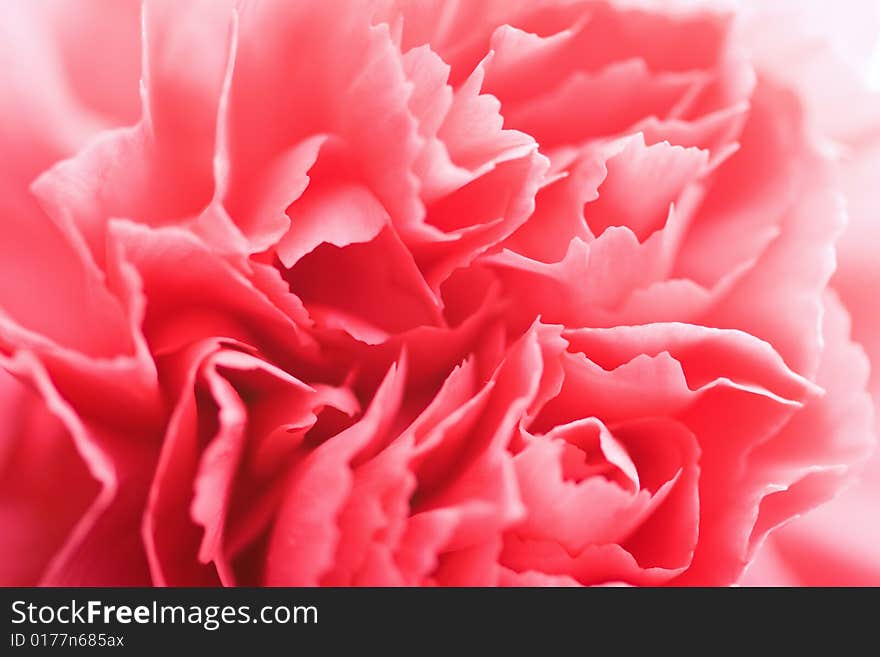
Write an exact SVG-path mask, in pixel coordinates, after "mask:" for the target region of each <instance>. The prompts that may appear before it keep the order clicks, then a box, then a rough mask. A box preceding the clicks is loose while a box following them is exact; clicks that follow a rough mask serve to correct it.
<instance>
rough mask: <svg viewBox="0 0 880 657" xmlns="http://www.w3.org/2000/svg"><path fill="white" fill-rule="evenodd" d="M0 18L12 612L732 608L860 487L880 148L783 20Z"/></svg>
mask: <svg viewBox="0 0 880 657" xmlns="http://www.w3.org/2000/svg"><path fill="white" fill-rule="evenodd" d="M634 4H635V6H633V5H634ZM4 11H5V12H6V14H7V15H6V20H4V23H3V29H4V31H5V33H4V34H3V38H2V39H0V58H2V59H3V61H5V62H6V63H7V65H6V66H4V67H2V69H0V70H2V72H0V80H2V85H3V88H4V96H3V98H2V99H0V116H2V118H3V121H2V123H0V145H2V148H3V151H4V153H6V154H7V157H6V158H4V162H3V164H2V165H0V182H2V185H3V194H2V195H0V218H2V220H0V231H2V235H0V256H2V257H0V274H2V279H3V280H4V281H5V282H4V284H3V285H2V286H0V365H2V367H3V368H5V370H6V373H5V374H4V373H3V372H2V371H0V377H2V378H0V418H2V420H3V422H2V424H3V427H4V428H3V433H2V434H0V466H2V468H3V472H4V475H3V480H2V484H0V512H2V518H3V524H4V527H5V528H6V531H5V532H4V536H3V538H2V539H0V546H2V549H3V554H5V555H7V558H6V559H4V560H3V563H4V565H3V566H2V570H0V575H2V577H0V581H2V582H3V583H4V584H36V583H39V584H54V585H120V584H139V585H143V584H155V585H172V586H177V585H220V584H222V585H228V586H235V585H273V586H277V585H308V586H317V585H334V586H350V585H382V586H399V585H406V586H413V585H463V586H494V585H514V586H524V585H528V586H531V585H553V586H560V585H597V584H629V585H663V584H670V585H729V584H733V583H736V582H737V581H739V579H740V577H741V576H742V574H743V571H744V569H745V567H746V566H747V564H749V562H750V561H751V560H752V559H753V558H754V556H755V554H756V553H757V551H758V549H759V547H760V546H761V544H762V543H763V541H764V539H765V538H766V537H767V535H768V533H769V532H771V531H772V530H773V529H774V528H776V527H777V526H779V525H781V524H783V523H785V522H786V521H788V520H790V519H791V518H793V517H795V516H797V515H799V514H802V513H805V512H807V511H809V510H810V509H812V508H813V507H815V506H817V505H819V504H821V503H822V502H825V501H826V500H828V499H830V498H831V497H832V496H834V495H835V494H836V493H837V492H838V491H839V490H840V489H841V487H842V486H843V485H844V484H845V483H846V482H847V481H848V480H849V479H851V477H852V476H853V474H854V473H855V472H857V471H858V469H859V467H860V466H861V465H862V464H863V463H864V462H865V460H866V458H867V457H868V455H869V454H870V452H871V451H872V449H873V448H874V445H875V434H874V432H873V431H874V427H875V423H874V415H873V411H874V408H873V402H872V397H871V394H870V392H869V387H873V390H874V391H875V393H877V391H878V389H877V385H878V384H877V382H878V380H880V379H878V377H877V375H876V374H875V375H873V379H870V378H869V377H870V376H871V375H870V361H869V357H868V356H867V355H866V352H865V348H867V349H868V352H869V354H870V356H872V357H873V358H875V359H878V360H877V362H880V348H878V347H880V343H878V341H877V340H878V336H880V326H878V325H877V320H878V314H877V310H876V308H875V307H871V306H869V305H868V304H869V300H870V299H872V298H873V296H872V295H876V293H877V290H878V289H880V268H878V266H877V263H876V262H875V258H873V257H871V255H870V254H871V253H873V251H871V250H870V248H869V247H868V245H874V247H876V244H877V238H878V235H880V230H878V228H877V224H876V220H877V216H876V209H877V200H878V192H877V190H876V189H875V188H873V187H872V184H873V181H875V180H876V178H877V173H878V167H877V159H876V152H877V150H876V145H877V144H878V143H880V141H878V140H880V122H878V121H877V120H876V117H877V116H880V114H877V113H871V112H865V113H859V114H858V116H856V114H855V113H853V114H852V118H851V120H847V119H846V118H845V117H844V119H843V120H841V117H838V116H837V115H835V114H834V112H832V111H830V110H829V109H828V107H827V106H825V105H823V101H825V100H827V99H825V98H823V96H822V94H821V93H818V94H817V93H816V92H815V91H814V89H815V82H816V80H817V79H819V80H826V79H827V75H826V76H825V77H822V75H823V74H827V71H828V69H817V68H815V67H813V66H807V65H806V64H805V65H804V67H803V70H794V71H792V70H788V69H787V68H786V65H787V64H786V63H785V62H788V61H789V60H784V61H783V62H782V63H780V62H781V61H782V60H781V59H780V58H779V57H778V56H777V54H778V52H780V50H779V49H774V48H768V47H766V44H767V43H771V44H773V43H777V42H774V41H772V39H773V38H774V37H773V36H772V35H776V34H779V35H780V36H778V39H779V41H778V43H780V44H788V43H789V41H786V40H784V38H783V37H784V36H785V35H784V34H783V33H784V31H785V27H784V26H785V23H783V22H782V20H781V19H779V18H778V17H777V18H774V17H773V15H768V14H763V13H759V14H757V15H756V14H754V13H750V12H749V11H747V10H745V9H741V10H740V11H730V10H722V9H719V8H716V7H710V6H707V5H706V3H697V6H693V7H678V8H675V9H671V8H670V7H669V6H668V5H661V4H660V3H650V2H642V3H623V2H603V1H588V2H572V1H561V0H556V1H549V0H548V1H542V2H532V1H529V2H525V1H522V2H511V1H509V0H497V1H494V0H481V1H479V2H454V1H452V0H448V1H447V0H437V1H431V2H414V1H413V2H409V1H405V0H401V1H395V0H371V1H369V2H363V1H355V0H352V1H351V2H343V1H339V2H332V3H327V2H319V1H317V0H315V1H312V0H303V1H298V2H283V1H281V0H262V1H249V0H240V1H237V2H233V1H231V0H229V1H226V0H224V1H218V0H191V1H189V2H186V3H179V2H172V1H171V0H147V2H145V3H144V5H143V7H142V8H141V7H140V6H139V5H138V3H134V2H131V3H117V4H114V5H113V7H112V10H109V9H108V7H107V6H106V4H105V3H98V2H91V3H88V2H84V3H77V6H76V8H73V7H72V5H71V3H63V2H48V1H46V2H39V3H30V2H28V3H25V2H18V3H12V4H11V5H10V7H8V8H5V9H4ZM74 14H75V16H74ZM750 21H751V22H750ZM755 21H757V22H755ZM762 21H763V22H762ZM755 25H760V26H762V27H765V28H766V30H767V32H768V33H770V34H771V37H765V36H764V34H763V32H761V31H760V30H756V29H753V27H754V26H755ZM768 38H769V39H770V40H769V41H768V40H767V39H768ZM786 38H788V37H786ZM792 43H793V42H792ZM791 52H796V49H795V48H794V46H793V45H792V47H791ZM806 52H808V53H810V54H811V55H812V54H814V53H818V52H820V50H819V49H818V48H815V49H807V51H806ZM13 61H16V62H20V64H19V65H17V66H13V65H12V64H11V63H10V62H13ZM819 61H820V62H826V61H830V60H825V59H821V60H819ZM139 79H140V84H138V80H139ZM844 80H845V78H844V77H839V78H836V81H837V82H839V83H840V84H841V85H843V84H844V82H843V81H844ZM841 88H843V87H841ZM848 89H850V88H849V87H848ZM852 89H856V86H853V87H852ZM852 89H850V90H852ZM853 93H856V92H855V91H853ZM858 94H860V95H858V96H853V97H858V98H859V102H860V103H875V105H873V107H877V105H876V102H877V99H876V98H875V97H874V96H870V95H868V94H867V92H864V90H862V89H861V87H858ZM836 109H839V108H836ZM856 109H858V108H855V107H854V108H853V112H855V110H856ZM859 112H861V110H859ZM847 116H850V115H847ZM844 125H845V126H846V129H845V130H844V129H842V128H841V126H844ZM866 144H874V147H873V149H874V150H871V149H870V148H863V147H864V145H866ZM838 260H840V263H839V267H838ZM835 272H836V273H835ZM13 554H14V555H16V556H15V558H14V559H13V558H11V557H10V556H9V555H13ZM752 575H754V573H753V574H752ZM752 575H750V576H752Z"/></svg>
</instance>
